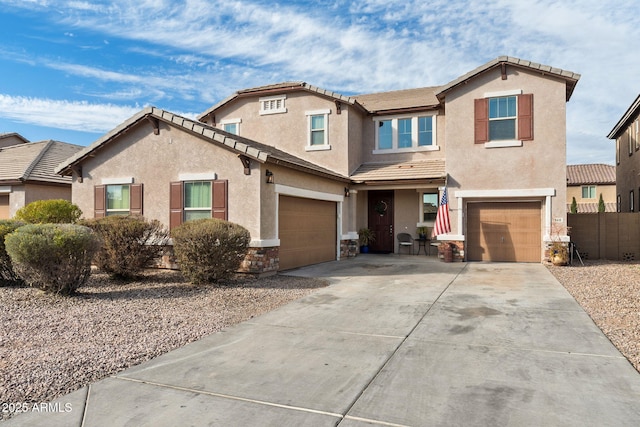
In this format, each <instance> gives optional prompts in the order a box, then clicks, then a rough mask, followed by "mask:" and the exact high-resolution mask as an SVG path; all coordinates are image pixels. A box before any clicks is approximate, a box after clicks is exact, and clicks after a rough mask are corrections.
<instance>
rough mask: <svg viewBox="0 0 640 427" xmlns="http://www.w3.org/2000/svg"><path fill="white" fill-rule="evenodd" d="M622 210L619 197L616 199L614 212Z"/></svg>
mask: <svg viewBox="0 0 640 427" xmlns="http://www.w3.org/2000/svg"><path fill="white" fill-rule="evenodd" d="M621 209H622V202H621V200H620V195H619V194H618V196H617V197H616V212H620V211H621Z"/></svg>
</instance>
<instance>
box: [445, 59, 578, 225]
mask: <svg viewBox="0 0 640 427" xmlns="http://www.w3.org/2000/svg"><path fill="white" fill-rule="evenodd" d="M512 90H522V93H524V94H528V93H533V94H534V100H533V108H534V117H533V122H534V139H533V140H532V141H523V143H522V146H520V147H502V148H487V147H485V145H484V144H474V99H477V98H485V97H486V95H487V94H490V93H500V92H504V91H512ZM565 100H566V86H565V82H564V81H561V80H558V79H555V78H551V77H543V76H541V75H540V74H537V73H533V72H529V71H527V70H522V69H516V68H514V67H509V66H507V79H506V80H502V79H501V75H500V70H499V69H496V70H490V71H488V72H486V73H485V74H482V75H479V76H477V77H476V78H475V79H474V80H471V81H469V82H468V83H467V84H465V85H462V86H461V87H459V88H455V89H454V90H452V91H451V92H449V93H447V94H446V114H447V127H446V137H445V138H446V145H447V157H446V159H447V172H448V173H449V187H450V188H449V191H450V193H449V200H450V208H451V209H452V212H451V213H452V218H451V219H452V227H454V230H452V231H453V233H454V234H463V230H457V229H455V228H457V224H458V222H457V216H458V213H459V212H460V209H462V207H461V206H457V204H458V202H457V200H456V198H455V197H454V195H455V191H456V190H489V189H491V190H513V189H539V188H554V189H555V196H554V197H551V204H552V215H551V216H552V217H553V218H564V221H565V222H566V205H565V203H566V202H565V201H566V101H565ZM543 208H544V207H543ZM545 225H546V226H549V225H550V224H545Z"/></svg>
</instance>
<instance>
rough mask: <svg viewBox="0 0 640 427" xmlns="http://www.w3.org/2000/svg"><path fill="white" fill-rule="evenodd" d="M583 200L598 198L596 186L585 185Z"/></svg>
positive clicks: (583, 187)
mask: <svg viewBox="0 0 640 427" xmlns="http://www.w3.org/2000/svg"><path fill="white" fill-rule="evenodd" d="M582 198H583V199H595V198H596V186H595V185H584V186H582Z"/></svg>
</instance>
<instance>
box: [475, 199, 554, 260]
mask: <svg viewBox="0 0 640 427" xmlns="http://www.w3.org/2000/svg"><path fill="white" fill-rule="evenodd" d="M541 205H542V204H541V203H540V202H483V203H472V202H470V203H468V204H467V259H468V260H469V261H495V262H501V261H507V262H540V260H541V241H542V238H541V235H542V210H541V209H542V208H541Z"/></svg>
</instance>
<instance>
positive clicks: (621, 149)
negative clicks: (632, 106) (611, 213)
mask: <svg viewBox="0 0 640 427" xmlns="http://www.w3.org/2000/svg"><path fill="white" fill-rule="evenodd" d="M636 120H637V117H636V118H634V119H633V120H632V121H631V123H630V124H629V125H628V126H627V127H626V128H625V129H624V131H622V132H621V134H620V136H619V137H618V138H617V140H616V141H615V142H616V149H617V150H618V152H617V153H616V159H617V160H618V163H617V165H616V186H617V195H620V211H621V212H629V207H630V203H629V197H630V196H629V193H630V192H631V191H633V192H634V204H635V207H634V211H635V212H638V211H640V209H639V208H638V205H639V203H640V174H639V173H638V172H637V171H638V170H640V151H637V150H638V148H637V147H640V142H638V141H637V140H638V139H640V138H638V137H637V135H636V128H635V127H636V126H637V125H636ZM629 144H631V148H630V147H629Z"/></svg>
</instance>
